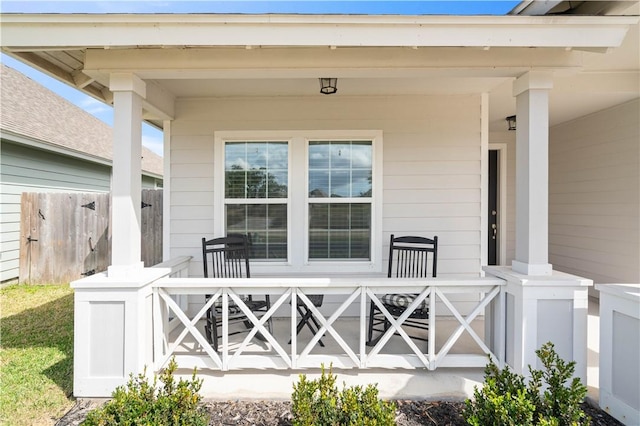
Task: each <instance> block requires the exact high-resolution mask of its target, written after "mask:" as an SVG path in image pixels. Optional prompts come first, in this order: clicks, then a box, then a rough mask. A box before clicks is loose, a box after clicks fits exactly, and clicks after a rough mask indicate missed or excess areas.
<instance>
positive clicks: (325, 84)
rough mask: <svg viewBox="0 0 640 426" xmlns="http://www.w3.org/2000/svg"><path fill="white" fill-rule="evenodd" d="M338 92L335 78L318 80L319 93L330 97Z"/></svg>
mask: <svg viewBox="0 0 640 426" xmlns="http://www.w3.org/2000/svg"><path fill="white" fill-rule="evenodd" d="M337 91H338V79H337V78H320V93H323V94H325V95H331V94H332V93H336V92H337Z"/></svg>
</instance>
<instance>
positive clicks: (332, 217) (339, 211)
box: [309, 203, 371, 260]
mask: <svg viewBox="0 0 640 426" xmlns="http://www.w3.org/2000/svg"><path fill="white" fill-rule="evenodd" d="M309 259H362V260H369V259H371V204H369V203H362V204H348V203H344V204H343V203H341V204H336V203H332V204H325V203H322V204H316V203H314V204H311V205H310V206H309Z"/></svg>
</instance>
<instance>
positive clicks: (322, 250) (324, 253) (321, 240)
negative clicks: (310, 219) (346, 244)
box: [309, 230, 329, 259]
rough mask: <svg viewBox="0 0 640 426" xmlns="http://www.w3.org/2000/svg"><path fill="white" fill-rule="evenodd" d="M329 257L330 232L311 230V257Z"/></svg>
mask: <svg viewBox="0 0 640 426" xmlns="http://www.w3.org/2000/svg"><path fill="white" fill-rule="evenodd" d="M328 258H329V232H327V231H321V230H311V231H310V232H309V259H328Z"/></svg>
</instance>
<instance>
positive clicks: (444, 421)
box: [56, 399, 622, 426]
mask: <svg viewBox="0 0 640 426" xmlns="http://www.w3.org/2000/svg"><path fill="white" fill-rule="evenodd" d="M102 402H103V401H96V400H87V399H80V400H78V401H76V404H75V406H74V407H73V408H72V409H71V410H70V411H69V412H68V413H67V414H65V415H64V417H62V419H60V420H59V421H58V422H57V423H56V426H70V425H73V426H76V425H79V424H80V423H81V422H82V421H83V420H84V418H85V416H86V415H87V413H88V412H89V411H90V410H92V409H94V408H96V407H98V406H99V405H100V404H101V403H102ZM396 402H397V404H398V411H397V415H396V422H397V425H398V426H419V425H439V426H463V425H466V423H465V421H464V419H463V418H462V409H463V407H464V403H463V402H455V401H409V400H398V401H396ZM204 407H205V408H206V410H207V411H208V412H209V414H210V416H211V419H210V421H209V424H210V425H212V426H213V425H215V426H230V425H242V426H290V425H291V420H292V419H291V403H290V402H289V401H210V400H208V401H205V402H204ZM583 409H584V411H585V413H586V414H587V415H588V416H589V417H591V424H592V425H593V426H621V425H622V423H620V422H618V421H617V420H616V419H614V418H613V417H611V416H610V415H608V414H607V413H606V412H604V411H602V410H601V409H600V408H598V407H594V406H592V405H590V404H588V403H584V404H583Z"/></svg>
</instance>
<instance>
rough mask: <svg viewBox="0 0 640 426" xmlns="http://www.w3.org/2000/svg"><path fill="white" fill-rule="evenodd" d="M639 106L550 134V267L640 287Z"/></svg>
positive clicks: (637, 103) (626, 106) (597, 115)
mask: <svg viewBox="0 0 640 426" xmlns="http://www.w3.org/2000/svg"><path fill="white" fill-rule="evenodd" d="M638 117H640V101H638V100H635V101H633V102H630V103H626V104H623V105H619V106H617V107H614V108H610V109H607V110H604V111H601V112H599V113H595V114H592V115H589V116H586V117H583V118H580V119H578V120H574V121H571V122H569V123H565V124H563V125H559V126H556V127H554V128H553V129H552V130H551V132H550V146H549V148H550V155H549V183H550V185H549V259H550V262H551V263H552V264H553V265H554V268H556V269H559V270H562V271H566V272H570V273H574V274H577V275H581V276H585V277H588V278H591V279H593V280H594V281H595V282H596V283H611V282H628V283H634V282H635V283H637V282H640V142H639V141H640V131H639V128H638Z"/></svg>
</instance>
